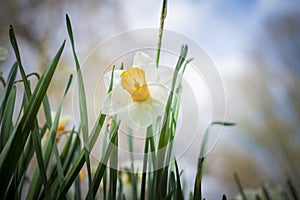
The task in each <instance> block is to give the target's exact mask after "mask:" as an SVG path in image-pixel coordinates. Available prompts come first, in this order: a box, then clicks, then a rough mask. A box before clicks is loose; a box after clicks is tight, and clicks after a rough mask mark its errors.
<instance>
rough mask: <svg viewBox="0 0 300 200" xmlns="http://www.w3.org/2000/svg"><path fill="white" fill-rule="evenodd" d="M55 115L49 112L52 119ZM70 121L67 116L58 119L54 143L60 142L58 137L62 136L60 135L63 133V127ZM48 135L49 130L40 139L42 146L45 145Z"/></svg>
mask: <svg viewBox="0 0 300 200" xmlns="http://www.w3.org/2000/svg"><path fill="white" fill-rule="evenodd" d="M55 114H56V113H55V112H54V111H52V112H51V117H52V119H54V118H55ZM70 120H71V118H70V116H68V115H66V116H61V117H60V119H59V122H58V126H57V132H56V135H55V140H56V142H58V141H59V140H60V137H61V136H62V134H64V133H65V127H66V125H67V124H68V123H69V121H70ZM49 133H50V132H49V130H47V131H46V132H45V134H44V136H43V138H42V141H41V143H42V146H44V145H45V143H46V140H47V138H48V136H49Z"/></svg>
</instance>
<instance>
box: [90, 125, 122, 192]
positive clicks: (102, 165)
mask: <svg viewBox="0 0 300 200" xmlns="http://www.w3.org/2000/svg"><path fill="white" fill-rule="evenodd" d="M119 124H120V122H118V124H117V125H115V126H113V127H112V130H111V137H110V142H109V144H108V147H107V148H106V151H105V155H104V157H103V158H102V162H99V165H98V167H97V170H96V173H95V175H94V179H93V183H92V187H91V188H89V191H88V193H91V194H92V197H93V198H94V197H95V196H96V194H97V190H98V187H99V185H100V182H101V180H102V178H103V175H104V173H105V170H106V165H107V162H108V159H109V157H110V154H111V151H112V148H113V144H112V141H114V140H115V138H116V137H117V134H118V130H119ZM88 195H90V194H88Z"/></svg>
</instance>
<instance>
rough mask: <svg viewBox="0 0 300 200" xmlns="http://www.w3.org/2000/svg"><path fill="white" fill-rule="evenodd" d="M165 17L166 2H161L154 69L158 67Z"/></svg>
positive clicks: (164, 0) (165, 0)
mask: <svg viewBox="0 0 300 200" xmlns="http://www.w3.org/2000/svg"><path fill="white" fill-rule="evenodd" d="M166 17H167V0H163V3H162V8H161V14H160V26H159V33H158V42H157V53H156V67H158V65H159V58H160V51H161V44H162V42H161V41H162V36H163V31H164V23H165V19H166Z"/></svg>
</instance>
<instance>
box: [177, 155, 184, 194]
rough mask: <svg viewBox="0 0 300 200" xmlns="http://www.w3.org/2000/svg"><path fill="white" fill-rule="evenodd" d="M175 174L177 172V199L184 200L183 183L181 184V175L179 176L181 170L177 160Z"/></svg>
mask: <svg viewBox="0 0 300 200" xmlns="http://www.w3.org/2000/svg"><path fill="white" fill-rule="evenodd" d="M175 172H176V183H177V186H176V197H177V198H176V199H178V200H183V194H182V189H181V182H180V174H179V169H178V165H177V161H176V160H175Z"/></svg>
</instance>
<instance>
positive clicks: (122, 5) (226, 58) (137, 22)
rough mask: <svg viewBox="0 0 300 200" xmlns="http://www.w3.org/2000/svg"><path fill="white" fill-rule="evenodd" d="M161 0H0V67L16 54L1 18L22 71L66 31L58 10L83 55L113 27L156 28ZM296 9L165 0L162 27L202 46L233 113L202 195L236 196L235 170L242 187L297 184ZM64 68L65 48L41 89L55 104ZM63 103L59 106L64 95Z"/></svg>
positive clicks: (269, 0)
mask: <svg viewBox="0 0 300 200" xmlns="http://www.w3.org/2000/svg"><path fill="white" fill-rule="evenodd" d="M160 8H161V2H160V1H159V0H152V1H150V0H148V1H146V0H127V1H122V0H98V1H96V0H90V1H79V0H72V1H71V0H63V1H58V0H46V1H39V0H2V1H0V46H2V47H5V48H7V49H8V51H9V54H10V56H9V58H8V59H7V60H5V61H2V62H0V69H1V70H2V71H3V73H4V77H6V76H7V74H8V71H9V68H10V66H12V63H13V62H14V60H15V58H14V56H13V53H12V48H11V47H10V44H9V37H8V28H9V25H10V24H13V25H14V28H15V32H16V35H17V38H18V41H19V46H20V48H21V55H22V58H23V62H24V65H25V69H26V72H27V73H30V72H38V73H41V72H42V71H43V69H44V67H45V65H46V63H47V62H48V61H49V60H50V58H51V57H52V56H53V55H54V53H55V51H56V50H57V49H58V47H59V45H60V43H61V42H62V41H63V40H64V39H65V38H67V32H66V28H65V22H64V20H65V14H66V13H68V14H69V16H70V17H71V20H72V24H73V29H74V30H75V33H76V34H75V39H76V43H77V52H78V55H79V57H80V58H81V61H82V60H83V58H84V57H86V56H87V54H88V53H89V51H90V50H91V49H92V48H93V47H94V46H95V44H96V43H99V42H101V41H103V40H105V39H107V38H109V37H111V36H113V35H115V34H118V33H120V32H122V31H127V30H132V29H138V28H149V27H151V28H157V27H158V25H159V15H160ZM299 19H300V1H297V0H286V1H284V2H283V1H279V0H227V1H223V0H210V1H208V0H199V1H198V0H185V1H182V0H169V5H168V13H167V19H166V22H165V28H166V29H170V30H173V31H176V32H178V33H181V34H183V35H185V36H187V37H189V38H191V39H192V40H194V41H195V42H196V43H198V44H199V45H200V46H201V47H202V48H203V49H205V50H206V52H207V54H208V55H209V56H210V58H211V59H212V60H213V62H214V63H215V65H216V68H217V69H218V71H219V73H220V76H221V77H222V79H223V81H224V88H225V93H226V110H227V115H226V119H227V121H233V122H236V123H237V126H236V127H234V128H226V129H224V130H223V134H222V138H221V139H220V140H219V142H218V144H217V146H216V147H215V148H214V150H213V151H212V153H211V154H210V155H209V157H208V159H207V163H206V169H205V175H204V180H203V181H204V183H203V184H204V185H203V187H204V188H203V193H204V196H205V197H207V199H220V197H221V195H222V194H223V193H225V194H227V195H228V196H229V197H233V196H235V195H236V194H237V193H238V190H237V187H236V185H235V182H234V179H233V173H234V172H236V173H238V175H239V177H240V179H241V182H242V185H243V186H244V187H249V188H257V187H259V186H261V185H262V184H265V183H268V184H270V185H279V184H285V182H286V181H287V179H291V181H292V182H293V183H294V184H295V185H296V186H299V185H300V126H299V124H300V89H299V86H300V64H299V58H300V20H299ZM66 49H70V46H69V44H67V47H66ZM70 73H74V66H73V59H72V55H71V51H69V50H67V51H66V52H65V53H64V56H63V58H62V61H61V63H60V65H59V68H58V73H56V75H55V77H54V80H53V82H52V84H51V87H50V90H49V92H48V95H49V97H50V99H51V104H52V106H53V107H54V108H55V106H57V103H58V100H59V97H60V95H61V93H62V90H63V86H64V85H65V84H66V81H67V78H66V77H67V75H68V74H70ZM32 82H33V84H34V82H35V79H34V78H32ZM18 90H20V91H21V90H22V87H21V86H19V87H18ZM0 91H2V88H1V90H0ZM68 101H69V102H70V101H72V96H71V95H69V96H68V97H67V103H66V104H68ZM64 111H65V112H66V113H67V112H68V105H66V109H65V110H64ZM200 142H201V141H199V142H198V144H199V149H200ZM187 157H188V159H186V160H183V161H182V162H181V163H180V165H181V168H182V169H183V170H184V173H183V177H184V178H185V183H186V187H187V191H189V190H191V189H192V188H191V185H192V184H193V181H194V180H193V177H194V175H195V173H196V163H197V154H195V152H193V153H191V154H188V153H187ZM184 161H185V162H184Z"/></svg>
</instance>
